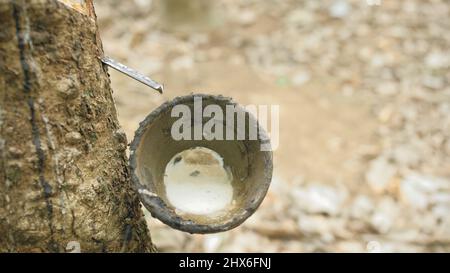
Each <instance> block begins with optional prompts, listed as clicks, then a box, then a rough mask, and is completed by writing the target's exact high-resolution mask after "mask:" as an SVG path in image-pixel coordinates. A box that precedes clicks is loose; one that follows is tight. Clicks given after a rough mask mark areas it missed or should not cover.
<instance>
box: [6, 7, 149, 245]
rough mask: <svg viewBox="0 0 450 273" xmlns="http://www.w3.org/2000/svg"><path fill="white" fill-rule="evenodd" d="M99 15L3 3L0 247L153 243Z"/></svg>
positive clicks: (62, 8) (67, 9) (59, 8)
mask: <svg viewBox="0 0 450 273" xmlns="http://www.w3.org/2000/svg"><path fill="white" fill-rule="evenodd" d="M88 2H90V1H88ZM89 4H90V6H92V3H88V5H89ZM87 14H90V13H87ZM92 16H93V17H89V16H87V15H85V14H82V13H80V12H78V11H76V10H75V9H71V8H70V7H68V6H66V5H65V4H62V3H59V2H58V1H55V0H47V1H37V0H36V1H12V2H4V1H3V2H0V24H1V25H2V30H0V133H1V134H0V166H1V170H0V180H1V181H0V251H43V252H48V251H51V252H57V251H60V252H64V251H66V246H67V245H68V243H69V242H71V241H76V242H79V243H80V247H81V251H82V252H91V251H95V252H100V251H108V252H117V251H137V252H146V251H154V247H153V245H152V244H151V240H150V237H149V233H148V230H147V227H146V225H145V221H144V219H143V215H142V212H141V210H140V208H139V200H138V198H137V196H136V195H135V193H134V192H133V190H132V187H131V183H130V179H129V171H128V167H127V160H126V156H125V150H126V144H127V142H126V137H125V135H124V133H123V132H122V130H121V129H120V126H119V124H118V121H117V117H116V111H115V107H114V101H113V98H112V94H111V93H112V90H111V88H110V81H109V77H108V75H107V71H106V68H105V67H103V66H102V64H101V62H100V60H99V59H98V58H97V56H99V55H100V54H102V48H101V41H100V39H99V36H98V34H97V26H96V22H95V14H94V15H92Z"/></svg>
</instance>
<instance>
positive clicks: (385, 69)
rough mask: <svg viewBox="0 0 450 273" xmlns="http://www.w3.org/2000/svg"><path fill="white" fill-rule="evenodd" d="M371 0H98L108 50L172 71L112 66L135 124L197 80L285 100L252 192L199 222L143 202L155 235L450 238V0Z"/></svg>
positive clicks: (253, 244) (323, 244)
mask: <svg viewBox="0 0 450 273" xmlns="http://www.w3.org/2000/svg"><path fill="white" fill-rule="evenodd" d="M192 1H194V0H192ZM195 1H203V0H195ZM377 3H378V1H375V0H370V1H365V0H347V1H345V0H324V1H318V0H310V1H307V0H303V1H301V0H298V1H294V0H265V1H254V0H245V1H244V0H227V1H225V0H222V1H214V2H213V1H210V3H209V4H208V6H207V7H205V8H204V10H203V12H202V13H201V14H198V13H195V12H189V13H188V12H186V13H184V15H183V16H181V17H180V16H178V17H177V15H176V14H173V13H170V12H169V11H168V10H167V9H166V10H165V9H164V5H163V4H162V3H161V1H146V0H135V1H126V2H125V1H118V0H115V1H106V0H101V1H100V0H99V1H96V3H95V4H96V10H97V15H98V17H99V24H100V29H101V36H102V40H103V43H104V47H105V51H106V52H107V54H108V55H110V56H111V57H113V58H115V59H118V60H119V61H122V62H124V63H126V64H128V65H130V66H131V67H133V68H136V69H138V70H139V71H142V72H144V73H145V74H148V75H151V76H152V77H153V78H155V79H157V80H159V81H161V82H163V83H164V84H165V86H166V93H165V94H164V95H162V96H160V95H157V94H156V93H154V92H152V91H151V90H150V89H146V88H145V87H143V86H142V85H140V84H139V83H136V82H134V81H132V80H130V79H128V78H126V77H124V76H122V75H119V74H118V73H116V72H114V71H110V73H111V77H112V84H113V89H114V92H115V93H114V96H115V99H116V103H117V106H118V112H119V119H120V121H121V124H122V126H123V127H124V130H125V131H126V133H127V136H128V139H129V140H131V139H132V137H133V134H134V130H135V129H136V128H137V126H138V123H139V122H140V121H141V120H142V119H143V118H144V117H145V116H146V115H147V114H148V113H149V112H151V111H152V110H153V109H154V108H156V107H157V106H158V105H160V104H161V103H163V102H164V101H167V100H168V99H171V98H174V97H176V96H179V95H183V94H188V93H191V92H203V93H212V94H224V95H227V96H231V97H233V98H235V99H236V100H237V101H239V102H241V103H242V104H250V103H261V104H279V105H280V115H281V116H280V122H281V123H280V147H279V149H278V150H277V151H275V153H274V160H275V172H274V178H273V181H272V186H271V189H270V192H269V193H268V196H267V197H266V199H265V201H264V202H263V204H262V206H261V208H260V209H259V210H258V211H257V212H256V213H255V215H254V216H252V217H251V218H250V219H249V220H248V221H246V222H245V223H244V224H243V225H241V226H240V227H238V228H236V229H234V230H232V231H229V232H225V233H220V234H212V235H206V236H205V235H190V234H186V233H182V232H178V231H175V230H172V229H170V228H169V227H167V226H165V225H163V224H161V223H159V222H158V221H157V220H155V219H152V218H151V217H150V216H149V217H148V221H149V224H150V230H151V233H152V237H153V239H154V241H155V243H156V245H157V246H158V247H159V249H160V251H163V252H173V251H187V252H204V251H206V252H272V251H274V252H367V251H369V252H424V251H426V252H440V251H450V69H449V68H450V31H449V29H450V2H448V1H446V0H434V1H432V0H401V1H400V0H380V1H379V5H376V4H377ZM208 10H209V11H208ZM147 214H148V213H147Z"/></svg>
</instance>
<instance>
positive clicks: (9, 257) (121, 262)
mask: <svg viewBox="0 0 450 273" xmlns="http://www.w3.org/2000/svg"><path fill="white" fill-rule="evenodd" d="M449 261H450V255H449V254H381V253H370V254H326V253H323V254H322V253H316V254H312V253H310V254H293V253H287V254H278V253H276V254H275V253H269V254H258V253H251V254H234V253H233V254H231V253H225V254H204V253H198V254H191V253H173V254H168V253H154V254H120V253H115V254H88V253H80V254H73V253H70V254H67V253H66V254H0V262H1V263H2V266H3V267H4V268H11V269H16V270H17V269H20V268H22V267H28V266H29V267H30V269H38V267H40V265H43V266H44V265H45V266H44V267H45V268H46V269H48V268H49V267H50V268H51V269H59V270H58V272H61V271H60V269H61V268H66V269H70V270H71V271H72V272H77V271H78V270H80V272H84V271H85V270H86V269H89V272H93V271H94V270H101V272H104V270H114V272H116V271H119V270H120V271H121V270H124V271H126V272H132V270H139V271H140V272H162V271H161V270H163V272H280V270H283V272H285V271H287V272H302V271H303V272H310V271H311V270H313V271H315V270H325V269H327V270H329V269H331V270H339V269H345V270H349V271H356V272H365V271H366V270H377V271H378V270H379V271H380V272H384V271H386V270H387V269H390V270H392V269H394V268H395V267H398V269H399V270H402V272H404V271H405V270H406V269H408V268H411V269H414V270H420V269H426V270H433V269H439V268H442V269H444V268H447V266H448V262H449ZM440 263H441V265H440ZM7 264H9V266H11V267H7ZM56 264H59V266H57V265H56Z"/></svg>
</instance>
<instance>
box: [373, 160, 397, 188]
mask: <svg viewBox="0 0 450 273" xmlns="http://www.w3.org/2000/svg"><path fill="white" fill-rule="evenodd" d="M395 173H396V169H395V167H394V166H393V165H392V164H390V163H389V162H388V161H387V159H386V158H385V157H383V156H381V157H378V158H377V159H375V160H373V161H372V162H370V166H369V170H368V172H367V173H366V181H367V183H368V184H369V186H370V188H371V189H372V190H373V191H374V192H375V193H382V192H383V191H385V190H386V189H387V187H388V185H389V182H390V181H391V179H392V178H393V177H394V175H395Z"/></svg>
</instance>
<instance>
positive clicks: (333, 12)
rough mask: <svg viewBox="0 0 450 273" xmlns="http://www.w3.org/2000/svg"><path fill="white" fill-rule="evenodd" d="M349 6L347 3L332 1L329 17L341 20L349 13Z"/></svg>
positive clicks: (342, 0)
mask: <svg viewBox="0 0 450 273" xmlns="http://www.w3.org/2000/svg"><path fill="white" fill-rule="evenodd" d="M350 10H351V6H350V4H349V3H348V2H347V1H344V0H339V1H334V3H332V4H331V6H330V9H329V10H328V12H329V14H330V16H331V17H334V18H343V17H345V16H347V15H348V14H349V13H350Z"/></svg>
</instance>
